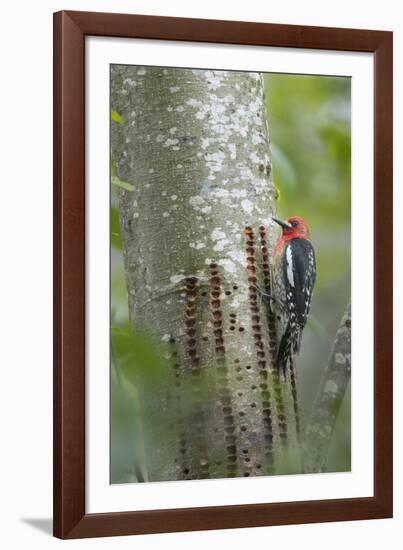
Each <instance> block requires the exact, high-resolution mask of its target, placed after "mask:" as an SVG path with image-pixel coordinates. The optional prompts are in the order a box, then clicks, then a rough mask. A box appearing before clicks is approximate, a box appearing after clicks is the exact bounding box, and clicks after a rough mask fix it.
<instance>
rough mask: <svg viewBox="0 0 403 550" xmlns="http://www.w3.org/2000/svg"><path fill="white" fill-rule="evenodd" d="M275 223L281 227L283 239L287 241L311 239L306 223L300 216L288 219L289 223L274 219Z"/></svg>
mask: <svg viewBox="0 0 403 550" xmlns="http://www.w3.org/2000/svg"><path fill="white" fill-rule="evenodd" d="M272 220H273V221H275V222H276V223H278V224H279V225H281V227H282V229H283V238H285V239H286V240H287V241H288V240H290V239H308V240H309V239H310V238H311V233H310V231H309V227H308V225H307V224H306V222H305V221H304V220H303V219H302V218H298V216H294V217H293V218H288V220H287V221H283V220H279V219H278V218H272Z"/></svg>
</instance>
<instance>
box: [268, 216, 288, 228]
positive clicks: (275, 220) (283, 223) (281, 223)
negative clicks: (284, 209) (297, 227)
mask: <svg viewBox="0 0 403 550" xmlns="http://www.w3.org/2000/svg"><path fill="white" fill-rule="evenodd" d="M272 220H273V221H274V222H276V223H278V224H279V225H281V227H292V225H291V224H290V223H288V222H286V221H283V220H279V219H278V218H274V217H273V218H272Z"/></svg>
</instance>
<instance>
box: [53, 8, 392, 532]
mask: <svg viewBox="0 0 403 550" xmlns="http://www.w3.org/2000/svg"><path fill="white" fill-rule="evenodd" d="M392 42H393V41H392V33H390V32H385V31H369V30H357V29H336V28H319V27H302V26H296V25H273V24H266V23H265V24H263V23H251V22H238V21H237V22H235V21H217V20H198V19H181V18H170V17H154V16H143V15H121V14H106V13H88V12H65V11H63V12H58V13H56V14H55V15H54V284H55V292H54V297H55V308H54V534H55V536H57V537H59V538H81V537H97V536H112V535H129V534H139V533H157V532H169V531H191V530H201V529H222V528H236V527H253V526H265V525H280V524H291V523H308V522H327V521H341V520H358V519H372V518H385V517H391V515H392V237H391V236H392Z"/></svg>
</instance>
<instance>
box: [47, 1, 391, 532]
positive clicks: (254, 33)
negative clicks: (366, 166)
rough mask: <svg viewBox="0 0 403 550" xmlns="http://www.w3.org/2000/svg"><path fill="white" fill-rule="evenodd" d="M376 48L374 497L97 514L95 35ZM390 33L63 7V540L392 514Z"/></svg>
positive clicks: (59, 313) (57, 122)
mask: <svg viewBox="0 0 403 550" xmlns="http://www.w3.org/2000/svg"><path fill="white" fill-rule="evenodd" d="M90 35H92V36H108V37H126V38H142V39H162V40H182V41H190V42H213V43H220V44H242V45H259V46H278V47H289V48H310V49H321V50H340V51H351V52H371V53H373V55H374V78H375V82H374V89H375V98H374V121H375V127H374V130H375V133H374V163H375V165H374V201H375V202H374V204H375V212H374V217H375V233H374V247H375V250H374V252H375V254H374V257H375V273H374V280H375V288H374V300H375V316H374V319H375V321H374V342H375V344H374V346H375V347H374V358H375V364H374V367H375V374H374V376H375V380H374V382H375V384H374V388H375V389H374V414H375V418H374V420H375V422H374V425H375V433H374V496H373V497H365V498H347V499H336V500H319V501H318V500H316V501H306V502H283V503H272V504H253V505H237V506H216V507H201V508H186V509H170V510H151V511H137V512H136V511H133V512H119V513H118V512H114V513H102V514H87V513H86V508H85V500H86V499H85V314H86V313H85V61H84V59H85V56H84V51H85V37H86V36H90ZM392 44H393V35H392V33H391V32H385V31H371V30H356V29H338V28H321V27H302V26H296V25H273V24H265V23H246V22H238V21H217V20H201V19H182V18H173V17H154V16H144V15H123V14H112V13H89V12H70V11H63V12H58V13H56V14H54V535H55V536H57V537H60V538H63V539H66V538H81V537H97V536H113V535H129V534H139V533H158V532H172V531H192V530H202V529H224V528H236V527H253V526H266V525H284V524H291V523H294V524H295V523H311V522H327V521H340V520H358V519H372V518H387V517H391V516H392V466H393V465H392V239H391V235H392V51H393V50H392V48H393V46H392Z"/></svg>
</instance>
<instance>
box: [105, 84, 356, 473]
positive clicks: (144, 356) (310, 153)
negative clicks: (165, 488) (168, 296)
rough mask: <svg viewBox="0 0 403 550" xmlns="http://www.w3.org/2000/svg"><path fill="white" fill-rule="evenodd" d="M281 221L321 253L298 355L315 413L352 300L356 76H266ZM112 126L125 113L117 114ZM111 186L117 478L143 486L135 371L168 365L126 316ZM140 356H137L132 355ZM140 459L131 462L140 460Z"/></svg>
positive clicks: (339, 467)
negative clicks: (297, 228) (299, 228)
mask: <svg viewBox="0 0 403 550" xmlns="http://www.w3.org/2000/svg"><path fill="white" fill-rule="evenodd" d="M264 82H265V93H266V107H267V114H268V119H269V128H270V137H271V148H272V160H273V175H274V183H275V185H276V187H277V191H278V215H279V217H283V218H289V217H290V216H300V217H302V218H304V219H305V220H306V221H307V222H308V224H309V226H310V229H311V234H312V242H313V244H314V246H315V250H316V255H317V272H318V276H317V282H316V286H315V292H314V296H313V301H312V309H311V315H310V319H309V322H308V325H307V327H306V329H305V331H304V337H303V345H302V350H301V354H300V356H299V358H298V370H299V372H300V376H299V378H300V382H301V399H302V403H301V404H302V409H303V412H304V416H305V419H306V420H307V419H308V417H309V412H310V410H311V407H312V404H313V401H314V399H315V396H316V392H317V390H318V386H319V382H320V378H321V375H322V372H323V369H324V367H325V365H326V363H327V358H328V355H329V352H330V348H331V344H332V341H333V338H334V336H335V333H336V330H337V327H338V324H339V322H340V319H341V317H342V314H343V311H344V309H345V307H346V306H347V304H348V302H349V300H350V206H351V200H350V198H351V196H350V191H351V189H350V164H351V150H350V145H351V139H350V138H351V134H350V115H351V113H350V107H351V102H350V78H345V77H327V76H309V75H286V74H266V75H264ZM112 118H113V122H112V123H116V124H119V123H120V121H119V117H118V115H117V114H115V113H112ZM120 185H123V186H124V185H125V184H124V182H119V180H117V179H116V178H115V177H114V168H113V162H112V186H111V482H112V483H119V482H130V481H141V480H142V474H141V468H140V469H139V468H138V467H137V466H136V465H140V466H141V464H142V463H144V461H145V456H144V448H143V446H142V444H141V441H142V440H143V436H144V434H143V433H142V426H141V422H140V421H139V417H140V404H139V399H138V396H139V389H140V388H139V380H138V378H136V376H135V375H134V374H135V372H136V364H137V366H140V365H141V368H142V369H144V368H146V369H148V372H150V373H151V377H150V379H149V383H153V380H154V381H156V380H157V379H158V377H159V372H160V371H161V370H162V369H163V366H162V365H161V354H160V353H158V351H157V350H156V349H155V347H153V344H152V343H150V342H149V341H148V337H147V336H146V335H144V334H143V335H137V336H136V341H135V342H134V341H133V334H132V332H131V328H130V325H129V320H128V307H127V293H126V287H125V280H124V267H123V258H122V251H121V248H122V245H121V240H120V231H119V217H118V211H117V196H116V193H117V191H118V189H119V186H120ZM134 349H135V350H136V353H135V354H134V353H133V350H134ZM350 419H351V407H350V388H348V391H347V393H346V397H345V399H344V401H343V404H342V408H341V412H340V415H339V418H338V422H337V426H336V431H335V434H334V437H333V440H332V445H331V449H330V456H329V459H328V471H332V472H335V471H348V470H350V466H351V446H350V436H351V431H350ZM133 459H134V460H133Z"/></svg>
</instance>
